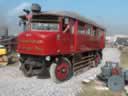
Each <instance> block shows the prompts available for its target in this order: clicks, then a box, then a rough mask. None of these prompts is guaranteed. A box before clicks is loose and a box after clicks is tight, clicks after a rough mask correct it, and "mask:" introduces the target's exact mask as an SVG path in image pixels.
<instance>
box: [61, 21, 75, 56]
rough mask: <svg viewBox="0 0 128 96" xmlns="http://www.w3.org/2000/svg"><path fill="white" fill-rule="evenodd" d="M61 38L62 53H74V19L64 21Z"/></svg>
mask: <svg viewBox="0 0 128 96" xmlns="http://www.w3.org/2000/svg"><path fill="white" fill-rule="evenodd" d="M60 40H61V53H63V54H70V53H72V52H73V50H74V20H72V19H70V20H69V21H64V23H63V28H62V32H61V38H60Z"/></svg>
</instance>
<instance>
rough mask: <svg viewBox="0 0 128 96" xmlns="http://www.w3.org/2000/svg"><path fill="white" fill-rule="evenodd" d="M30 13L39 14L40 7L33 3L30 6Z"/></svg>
mask: <svg viewBox="0 0 128 96" xmlns="http://www.w3.org/2000/svg"><path fill="white" fill-rule="evenodd" d="M31 11H32V13H40V12H41V6H40V5H39V4H36V3H33V4H32V6H31Z"/></svg>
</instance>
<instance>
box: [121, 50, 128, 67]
mask: <svg viewBox="0 0 128 96" xmlns="http://www.w3.org/2000/svg"><path fill="white" fill-rule="evenodd" d="M120 60H121V67H123V68H128V49H123V50H122V51H121V56H120Z"/></svg>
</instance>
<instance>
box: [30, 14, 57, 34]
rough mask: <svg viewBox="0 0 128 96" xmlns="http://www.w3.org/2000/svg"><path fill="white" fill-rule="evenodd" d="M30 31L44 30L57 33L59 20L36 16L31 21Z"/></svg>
mask: <svg viewBox="0 0 128 96" xmlns="http://www.w3.org/2000/svg"><path fill="white" fill-rule="evenodd" d="M31 28H32V30H46V31H53V32H57V31H58V30H59V19H58V17H57V16H49V15H36V16H33V18H32V20H31Z"/></svg>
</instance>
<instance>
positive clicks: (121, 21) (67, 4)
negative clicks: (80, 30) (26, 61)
mask: <svg viewBox="0 0 128 96" xmlns="http://www.w3.org/2000/svg"><path fill="white" fill-rule="evenodd" d="M31 3H39V4H40V5H41V6H42V11H43V10H44V11H47V10H67V11H75V12H77V13H79V14H80V15H83V16H85V17H87V18H89V19H91V20H93V21H96V22H97V23H99V24H101V25H104V26H105V27H106V29H107V34H108V35H110V34H112V35H113V34H128V32H127V30H128V0H0V11H1V13H2V14H1V18H2V19H0V21H1V22H3V21H4V20H6V19H7V20H6V21H5V22H7V24H8V25H9V28H10V32H11V33H13V34H14V33H18V32H19V30H15V29H18V28H19V27H18V26H17V25H18V18H17V17H18V15H20V14H22V9H23V8H26V7H27V8H28V7H29V6H30V5H31ZM2 24H3V23H2ZM13 25H14V26H15V27H14V26H13Z"/></svg>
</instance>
